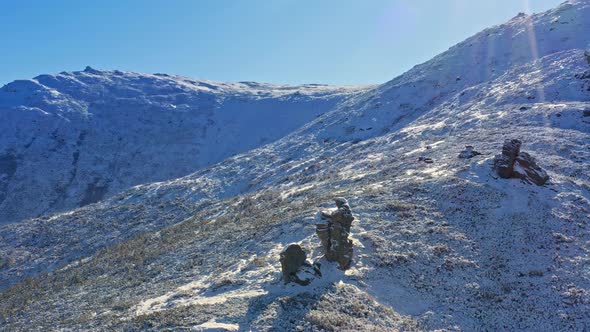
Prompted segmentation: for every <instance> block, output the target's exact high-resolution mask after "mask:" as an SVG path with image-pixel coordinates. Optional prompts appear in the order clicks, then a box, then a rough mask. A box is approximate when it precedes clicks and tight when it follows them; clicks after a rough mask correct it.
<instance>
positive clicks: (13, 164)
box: [0, 68, 366, 224]
mask: <svg viewBox="0 0 590 332" xmlns="http://www.w3.org/2000/svg"><path fill="white" fill-rule="evenodd" d="M364 89H366V88H364V87H330V86H325V85H314V84H310V85H302V86H287V85H270V84H259V83H252V82H242V83H215V82H209V81H197V80H192V79H188V78H184V77H178V76H169V75H164V74H156V75H144V74H135V73H129V72H121V71H98V70H94V69H92V68H87V69H86V70H84V71H81V72H71V73H61V74H58V75H41V76H38V77H36V78H34V79H32V80H26V81H16V82H13V83H10V84H7V85H6V86H4V87H2V88H1V89H0V116H1V117H2V122H0V224H1V223H6V222H12V221H18V220H21V219H24V218H28V217H35V216H38V215H41V214H46V213H51V212H56V211H62V210H67V209H72V208H75V207H78V206H83V205H86V204H89V203H94V202H97V201H99V200H101V199H103V198H106V197H109V196H112V195H113V194H115V193H118V192H120V191H121V190H124V189H127V188H129V187H131V186H134V185H137V184H142V183H149V182H154V181H163V180H168V179H173V178H177V177H180V176H183V175H187V174H190V173H192V172H194V171H195V170H197V169H199V168H203V167H206V166H209V165H211V164H213V163H215V162H219V161H221V160H223V159H225V158H227V157H229V156H232V155H235V154H237V153H241V152H245V151H247V150H250V149H253V148H256V147H259V146H261V145H264V144H267V143H269V142H272V141H274V140H276V139H278V138H281V137H283V136H284V135H286V134H288V133H289V132H291V131H293V130H295V129H297V128H298V127H300V126H302V125H303V124H305V123H307V122H308V121H310V120H312V119H313V118H315V117H316V116H318V115H321V114H322V113H324V112H326V111H328V110H330V109H332V108H333V107H334V106H335V105H336V104H338V103H339V102H340V101H342V100H343V99H345V98H347V97H348V96H350V95H354V94H355V93H357V92H360V91H363V90H364Z"/></svg>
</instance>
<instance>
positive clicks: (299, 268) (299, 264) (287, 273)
mask: <svg viewBox="0 0 590 332" xmlns="http://www.w3.org/2000/svg"><path fill="white" fill-rule="evenodd" d="M280 261H281V270H282V272H283V281H285V283H289V282H294V283H297V284H299V285H302V286H307V285H309V283H310V282H311V281H312V280H313V279H314V278H315V277H316V276H321V275H322V274H321V272H320V265H319V264H311V263H309V262H308V261H307V254H306V253H305V250H303V248H302V247H301V246H300V245H299V244H296V243H293V244H290V245H289V246H288V247H287V248H286V249H285V250H283V251H282V252H281V255H280Z"/></svg>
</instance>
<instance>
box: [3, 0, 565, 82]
mask: <svg viewBox="0 0 590 332" xmlns="http://www.w3.org/2000/svg"><path fill="white" fill-rule="evenodd" d="M561 2H563V1H560V0H497V1H468V0H447V1H434V0H430V1H429V0H413V1H410V0H369V1H362V2H361V1H353V0H340V1H336V0H324V1H313V0H303V1H295V0H276V1H265V0H252V1H240V0H224V1H190V0H171V1H167V2H164V1H158V0H141V1H140V0H127V1H116V0H103V1H100V2H80V1H74V0H55V1H41V0H31V1H2V0H0V40H2V42H1V45H2V51H1V52H0V85H4V84H6V83H9V82H11V81H13V80H16V79H28V78H32V77H34V76H37V75H40V74H46V73H57V72H61V71H75V70H82V69H84V67H85V66H87V65H89V66H92V67H94V68H99V69H110V70H114V69H119V70H126V71H134V72H144V73H156V72H161V73H168V74H177V75H182V76H187V77H192V78H199V79H207V80H214V81H256V82H270V83H277V84H282V83H286V84H303V83H326V84H339V85H340V84H342V85H349V84H378V83H383V82H386V81H388V80H390V79H392V78H394V77H396V76H398V75H400V74H402V73H403V72H405V71H406V70H408V69H410V68H411V67H413V66H414V65H416V64H419V63H422V62H424V61H427V60H429V59H431V58H432V57H433V56H435V55H437V54H439V53H441V52H444V51H445V50H447V49H448V48H449V47H451V46H453V45H454V44H456V43H458V42H460V41H462V40H464V39H465V38H467V37H469V36H471V35H473V34H475V33H477V32H479V31H481V30H483V29H485V28H487V27H490V26H493V25H498V24H502V23H504V22H506V21H507V20H509V19H510V18H512V17H514V16H515V15H516V14H517V13H518V12H528V13H538V12H542V11H545V10H548V9H550V8H552V7H555V6H557V5H559V4H560V3H561Z"/></svg>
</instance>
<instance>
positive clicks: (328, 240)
mask: <svg viewBox="0 0 590 332" xmlns="http://www.w3.org/2000/svg"><path fill="white" fill-rule="evenodd" d="M334 201H335V202H336V207H337V208H336V210H329V211H322V212H321V221H322V223H320V224H317V225H316V233H317V235H318V237H319V238H320V241H321V242H322V246H323V248H324V255H325V257H326V259H327V260H328V261H330V262H338V266H339V268H340V269H342V270H344V269H346V268H348V267H349V266H350V263H351V261H352V252H353V250H352V240H350V239H348V235H349V234H350V226H351V225H352V221H353V220H354V216H353V215H352V211H351V210H350V206H349V205H348V201H346V199H344V198H336V199H335V200H334Z"/></svg>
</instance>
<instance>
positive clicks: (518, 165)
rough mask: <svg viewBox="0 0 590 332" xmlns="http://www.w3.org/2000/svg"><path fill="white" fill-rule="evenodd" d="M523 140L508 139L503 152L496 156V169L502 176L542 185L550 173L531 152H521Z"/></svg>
mask: <svg viewBox="0 0 590 332" xmlns="http://www.w3.org/2000/svg"><path fill="white" fill-rule="evenodd" d="M521 145H522V142H521V141H519V140H517V139H512V140H506V141H505V142H504V146H502V154H500V155H497V156H496V157H495V158H494V169H495V170H496V173H498V175H499V176H500V177H501V178H504V179H510V178H516V179H522V180H523V181H525V182H527V183H534V184H536V185H538V186H542V185H544V184H545V183H547V181H548V180H549V175H547V173H546V172H545V171H544V170H543V169H541V167H539V166H538V165H537V163H536V162H535V158H533V157H532V156H531V155H530V154H528V153H526V152H521V151H520V147H521Z"/></svg>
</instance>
